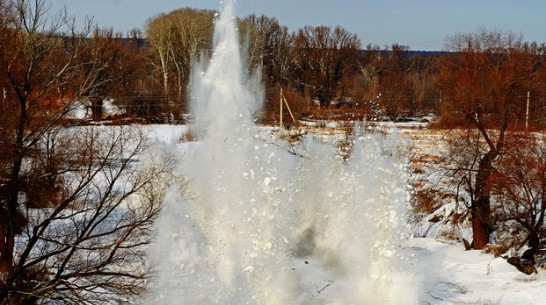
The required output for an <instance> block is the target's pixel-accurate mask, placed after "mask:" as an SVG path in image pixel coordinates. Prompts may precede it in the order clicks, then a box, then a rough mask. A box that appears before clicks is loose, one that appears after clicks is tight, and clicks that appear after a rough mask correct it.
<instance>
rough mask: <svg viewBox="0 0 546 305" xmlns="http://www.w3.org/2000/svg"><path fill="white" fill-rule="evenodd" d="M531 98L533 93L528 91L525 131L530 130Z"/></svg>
mask: <svg viewBox="0 0 546 305" xmlns="http://www.w3.org/2000/svg"><path fill="white" fill-rule="evenodd" d="M530 99H531V93H530V92H529V91H527V107H526V109H525V132H527V131H528V130H529V102H530Z"/></svg>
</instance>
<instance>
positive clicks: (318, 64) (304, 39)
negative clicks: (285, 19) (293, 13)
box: [291, 26, 360, 106]
mask: <svg viewBox="0 0 546 305" xmlns="http://www.w3.org/2000/svg"><path fill="white" fill-rule="evenodd" d="M359 48H360V39H358V37H357V36H356V35H355V34H351V33H349V32H348V31H347V30H345V29H343V28H342V27H336V28H334V29H332V28H330V27H327V26H318V27H311V26H306V27H304V28H302V29H300V30H299V31H298V32H297V34H296V35H295V37H294V40H293V48H292V51H293V54H292V56H291V58H292V60H293V62H292V65H293V69H292V70H293V75H292V77H293V78H294V81H295V82H296V83H297V84H298V87H299V91H300V92H301V93H304V92H306V91H308V90H310V91H311V94H312V97H313V98H317V99H318V100H319V101H320V103H321V105H322V106H326V105H328V103H329V102H330V101H331V100H333V99H335V98H341V97H342V95H343V93H344V92H343V91H344V90H343V89H344V88H343V86H342V85H343V83H344V82H343V78H347V77H352V76H353V74H354V72H355V71H356V68H357V66H356V65H355V62H356V61H355V56H356V54H357V51H358V49H359Z"/></svg>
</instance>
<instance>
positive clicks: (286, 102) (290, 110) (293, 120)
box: [282, 94, 296, 124]
mask: <svg viewBox="0 0 546 305" xmlns="http://www.w3.org/2000/svg"><path fill="white" fill-rule="evenodd" d="M282 99H283V100H284V105H286V109H288V113H290V117H291V118H292V122H294V124H296V118H295V117H294V114H293V113H292V109H290V105H288V101H287V100H286V98H285V97H284V94H283V96H282Z"/></svg>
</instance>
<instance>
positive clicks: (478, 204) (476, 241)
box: [470, 150, 497, 249]
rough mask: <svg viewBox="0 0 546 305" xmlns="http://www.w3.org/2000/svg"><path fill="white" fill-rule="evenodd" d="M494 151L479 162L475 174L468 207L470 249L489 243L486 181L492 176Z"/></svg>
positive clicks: (487, 188) (488, 193) (489, 190)
mask: <svg viewBox="0 0 546 305" xmlns="http://www.w3.org/2000/svg"><path fill="white" fill-rule="evenodd" d="M496 156H497V152H496V151H495V150H492V151H489V152H488V153H487V154H486V155H485V156H484V157H483V158H482V159H481V161H480V165H479V168H478V173H477V174H476V183H475V185H476V189H475V196H476V197H475V199H474V200H473V202H472V206H471V207H470V212H471V216H472V237H473V241H472V247H473V248H474V249H483V248H484V247H485V246H486V245H487V244H488V243H489V234H490V233H491V189H490V186H489V182H488V179H489V177H490V176H491V175H492V174H493V170H494V169H493V160H494V159H495V157H496Z"/></svg>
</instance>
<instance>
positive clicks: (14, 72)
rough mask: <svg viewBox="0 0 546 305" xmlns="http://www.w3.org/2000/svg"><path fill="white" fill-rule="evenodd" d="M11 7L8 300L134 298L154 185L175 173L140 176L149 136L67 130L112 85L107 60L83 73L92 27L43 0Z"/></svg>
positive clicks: (2, 178) (5, 128)
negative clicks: (97, 90)
mask: <svg viewBox="0 0 546 305" xmlns="http://www.w3.org/2000/svg"><path fill="white" fill-rule="evenodd" d="M0 4H1V5H0V9H2V12H1V14H0V16H2V17H1V23H0V84H1V85H2V86H3V88H2V89H3V91H4V92H3V96H2V98H3V99H2V104H1V107H2V108H1V111H0V113H2V118H6V120H2V121H0V136H1V137H0V147H1V148H2V149H3V152H4V153H3V155H2V157H1V158H0V211H1V213H0V304H104V303H105V302H121V301H123V300H127V299H129V298H130V296H131V295H132V294H133V293H136V292H138V291H140V290H141V289H142V287H143V285H144V282H143V281H144V276H145V274H146V267H147V266H146V264H145V262H144V261H142V258H143V252H142V251H143V246H144V245H145V244H146V243H148V242H149V236H148V233H149V230H150V227H151V224H152V221H153V220H154V218H155V216H156V215H157V213H158V210H159V205H158V202H160V199H161V198H160V196H161V192H153V191H152V190H153V188H151V186H152V185H153V184H154V183H156V182H157V181H158V179H160V178H161V177H162V173H164V172H166V171H165V170H164V169H163V168H162V167H161V166H159V167H156V166H152V167H149V168H148V169H147V170H143V171H141V170H138V168H137V166H136V165H137V161H138V160H139V158H141V157H142V156H143V155H142V154H143V151H144V150H145V149H146V146H147V145H146V141H145V139H146V137H145V136H144V135H143V134H142V133H140V132H139V131H138V130H134V129H127V128H124V129H118V130H116V129H104V128H100V127H97V128H77V129H66V128H62V127H61V126H60V123H61V122H62V119H63V118H64V116H65V115H66V113H67V112H68V111H69V110H70V109H71V107H72V105H73V103H74V101H75V100H77V99H78V98H81V97H82V96H83V95H85V94H86V93H87V92H92V90H93V88H94V87H97V86H101V85H102V84H104V82H105V81H106V80H105V79H103V77H102V76H101V71H103V70H104V69H105V67H104V66H102V65H100V64H97V65H92V64H91V63H89V66H90V67H92V68H90V69H89V70H87V71H85V72H82V69H81V65H80V64H81V62H80V59H81V56H82V54H83V50H84V49H85V47H84V46H85V42H86V40H87V39H88V35H89V33H90V29H91V27H90V26H87V27H86V28H85V29H84V31H83V32H77V31H76V30H75V27H74V22H73V20H71V19H69V18H68V17H67V15H66V12H65V11H61V12H59V13H58V14H56V15H54V16H53V17H51V18H50V17H48V16H51V15H48V14H49V12H48V8H47V7H46V5H45V4H46V2H45V1H44V0H34V1H28V0H9V1H2V2H0ZM61 30H63V31H64V33H65V34H63V35H61V34H60V33H61ZM141 165H142V164H138V167H140V166H141ZM156 188H157V187H156Z"/></svg>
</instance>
